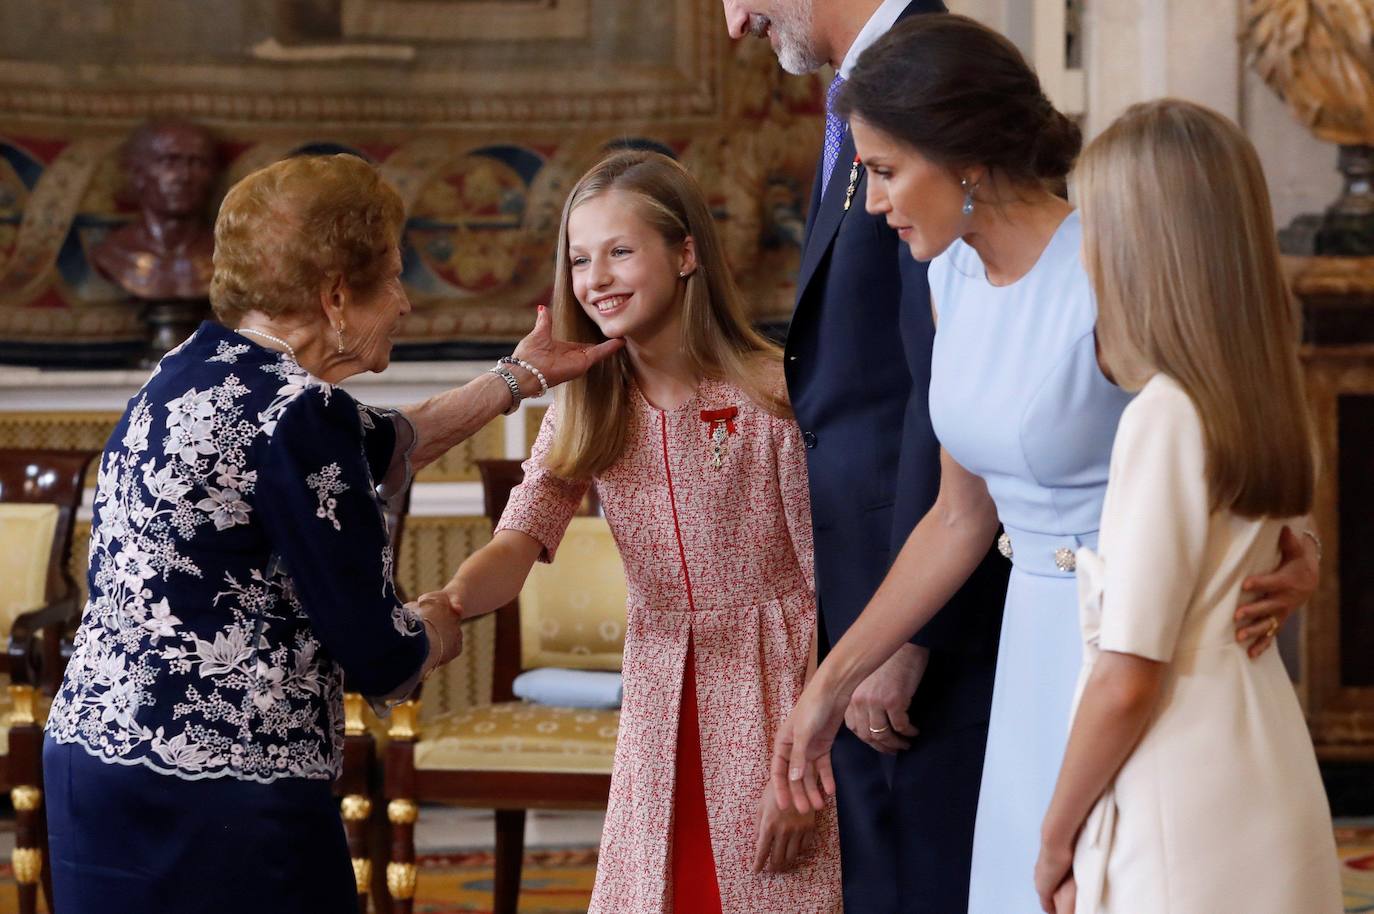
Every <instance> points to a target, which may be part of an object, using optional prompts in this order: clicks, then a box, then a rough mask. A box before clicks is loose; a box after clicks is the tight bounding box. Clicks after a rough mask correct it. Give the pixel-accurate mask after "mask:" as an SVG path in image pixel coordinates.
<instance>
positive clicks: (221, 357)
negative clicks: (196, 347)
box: [205, 340, 252, 365]
mask: <svg viewBox="0 0 1374 914" xmlns="http://www.w3.org/2000/svg"><path fill="white" fill-rule="evenodd" d="M251 348H252V347H251V346H249V345H248V344H247V343H240V344H239V345H237V346H236V345H234V344H233V343H230V342H228V341H226V340H220V342H219V345H218V346H216V347H215V354H214V355H212V356H210V358H208V359H206V360H205V361H207V362H225V363H227V364H230V365H233V364H235V363H236V362H238V360H239V356H241V355H243V354H244V353H245V352H247V351H248V350H249V349H251Z"/></svg>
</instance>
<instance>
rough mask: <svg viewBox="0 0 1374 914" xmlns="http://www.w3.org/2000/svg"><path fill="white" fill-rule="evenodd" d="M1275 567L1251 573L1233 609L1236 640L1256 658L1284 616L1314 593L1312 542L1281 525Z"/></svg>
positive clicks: (1270, 641)
mask: <svg viewBox="0 0 1374 914" xmlns="http://www.w3.org/2000/svg"><path fill="white" fill-rule="evenodd" d="M1279 555H1280V559H1279V567H1278V568H1276V569H1275V570H1274V571H1271V572H1269V573H1268V574H1257V575H1251V576H1250V577H1248V578H1246V579H1245V581H1244V582H1242V584H1241V589H1242V590H1243V591H1244V595H1243V596H1244V598H1245V599H1247V600H1249V601H1250V602H1248V603H1247V604H1246V605H1244V606H1242V607H1240V609H1238V610H1236V641H1237V642H1238V643H1240V644H1247V643H1248V644H1249V645H1250V648H1249V651H1250V656H1251V657H1258V656H1259V655H1260V654H1263V653H1264V652H1265V651H1266V650H1268V649H1269V647H1270V646H1271V645H1272V644H1273V643H1274V637H1275V636H1276V635H1277V634H1278V631H1279V629H1280V628H1282V627H1283V624H1284V623H1285V622H1287V621H1288V617H1289V616H1291V615H1293V613H1294V612H1296V611H1297V609H1298V608H1299V607H1300V606H1303V605H1305V604H1306V603H1307V601H1308V600H1310V599H1312V594H1314V593H1316V592H1317V576H1318V571H1319V568H1318V561H1317V548H1316V544H1315V543H1313V542H1311V541H1310V540H1309V539H1308V538H1307V537H1305V536H1299V535H1298V534H1296V533H1294V532H1293V530H1292V528H1290V527H1284V528H1283V531H1282V532H1281V533H1280V534H1279Z"/></svg>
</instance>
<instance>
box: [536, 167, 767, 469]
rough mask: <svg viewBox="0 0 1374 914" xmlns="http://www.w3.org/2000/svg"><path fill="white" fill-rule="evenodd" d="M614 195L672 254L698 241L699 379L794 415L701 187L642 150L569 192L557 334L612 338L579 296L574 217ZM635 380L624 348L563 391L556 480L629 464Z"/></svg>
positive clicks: (693, 296) (687, 305)
mask: <svg viewBox="0 0 1374 914" xmlns="http://www.w3.org/2000/svg"><path fill="white" fill-rule="evenodd" d="M613 190H614V191H619V192H621V193H623V194H625V195H626V196H627V197H629V198H630V199H631V200H632V201H633V203H632V205H634V207H635V209H636V211H637V213H638V215H639V217H640V218H642V219H643V220H644V221H645V222H647V223H648V224H649V225H650V226H651V227H653V229H654V230H655V231H657V232H658V233H659V235H660V236H662V238H663V240H664V242H665V243H666V244H667V245H668V246H669V248H670V249H676V248H680V247H681V246H682V245H683V243H685V242H686V240H687V239H688V238H691V239H693V242H694V244H695V247H696V260H697V266H696V269H695V270H693V271H692V272H691V273H690V274H689V275H688V276H687V277H686V279H685V280H684V283H685V286H686V288H685V289H684V291H683V293H682V351H683V353H684V354H685V355H686V356H687V358H688V360H689V362H690V363H691V365H692V367H693V368H694V369H695V371H696V373H697V375H698V377H701V378H710V379H713V380H723V381H727V382H729V383H731V384H734V385H735V386H737V387H739V388H740V389H741V390H743V391H744V392H745V394H746V395H748V396H749V398H750V399H751V400H753V401H754V402H756V403H757V404H759V406H761V407H763V408H764V409H766V410H768V411H769V412H771V413H773V414H775V415H778V416H784V417H789V416H791V414H792V412H791V408H790V407H789V405H788V403H787V399H786V394H785V392H784V391H783V389H782V385H781V381H780V380H779V375H780V372H779V371H777V368H779V367H780V366H781V363H782V350H781V349H779V348H778V347H777V346H776V345H775V344H773V343H772V342H770V341H769V340H768V339H767V338H765V337H764V336H763V335H762V334H760V333H759V332H758V331H757V330H755V329H754V327H753V325H752V324H750V322H749V318H748V314H747V312H746V311H745V308H744V303H743V300H742V298H741V296H740V293H739V289H738V288H737V287H736V285H735V281H734V278H733V277H732V276H731V274H730V268H729V266H728V264H727V263H726V260H725V253H724V251H723V250H722V248H721V244H720V237H719V235H718V234H717V232H716V226H715V222H714V220H713V219H712V218H711V212H710V210H709V209H708V208H707V206H706V199H705V196H704V195H703V194H702V192H701V188H700V187H699V186H698V185H697V182H696V181H695V180H694V179H693V178H692V176H691V175H690V174H688V173H687V170H686V169H684V168H683V167H682V166H681V165H679V164H678V163H677V162H675V161H674V160H672V159H670V158H668V157H667V156H665V155H661V154H659V153H656V152H646V151H640V150H627V151H622V152H617V153H614V154H612V155H609V156H607V157H606V158H604V159H602V160H601V162H599V163H598V164H597V165H596V166H595V167H593V168H592V169H591V171H589V172H587V173H586V174H585V175H583V176H582V179H581V180H580V181H578V182H577V185H576V186H575V187H573V189H572V192H571V193H570V194H568V201H567V203H566V204H565V205H564V207H563V219H562V223H561V225H560V226H559V229H558V264H557V267H556V275H555V277H554V285H553V300H552V305H551V307H552V310H553V325H554V332H555V333H556V334H557V335H558V336H560V337H562V338H563V339H566V340H575V341H580V342H585V343H599V342H601V341H602V340H604V339H606V337H605V336H603V335H602V333H601V330H600V329H599V328H598V327H597V326H596V323H595V322H594V321H593V320H592V319H591V317H589V316H588V315H587V313H586V312H585V311H583V309H582V305H581V304H580V303H579V302H578V301H577V298H576V297H575V296H574V295H573V286H572V263H571V259H570V258H569V256H568V219H569V217H570V216H571V215H572V212H573V210H575V209H577V208H578V207H579V206H581V205H582V204H584V203H586V202H587V201H589V200H591V199H593V198H595V197H599V196H601V195H602V194H605V193H608V192H610V191H613ZM770 366H771V370H770ZM632 379H633V370H632V368H631V366H630V360H629V356H628V355H627V354H626V353H625V350H623V349H622V350H620V351H619V352H617V353H615V354H614V355H612V356H611V357H610V358H608V359H606V360H604V361H602V362H600V363H598V364H597V365H595V366H593V368H592V370H591V371H589V372H588V373H587V374H586V375H585V376H584V377H582V378H578V379H576V380H573V381H569V382H568V383H566V384H564V385H563V386H562V388H560V390H559V392H558V412H559V416H558V428H557V430H556V433H555V435H554V440H553V445H552V447H551V448H550V449H549V453H548V455H547V456H546V458H545V464H546V466H547V467H548V468H549V470H550V471H551V472H553V473H554V474H555V475H558V476H562V477H564V478H568V479H583V478H587V477H590V476H594V475H596V474H598V473H601V472H603V471H605V470H606V469H607V468H609V467H610V466H611V465H612V464H613V463H615V462H616V461H617V460H619V459H620V456H621V455H622V454H623V453H624V452H625V445H626V442H627V441H628V439H629V424H630V423H629V421H628V420H629V416H630V383H631V381H632Z"/></svg>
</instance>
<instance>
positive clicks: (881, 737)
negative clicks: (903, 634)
mask: <svg viewBox="0 0 1374 914" xmlns="http://www.w3.org/2000/svg"><path fill="white" fill-rule="evenodd" d="M929 662H930V651H928V650H927V649H926V648H923V647H919V646H918V645H915V644H904V645H902V646H901V647H900V648H898V649H897V653H895V654H893V655H892V656H891V657H889V658H888V660H887V663H884V664H883V665H882V666H880V667H878V669H876V670H875V671H874V672H873V675H871V676H869V677H868V678H867V679H865V680H864V681H863V682H862V683H860V685H859V687H858V688H857V689H855V690H854V697H853V698H851V699H850V700H849V707H848V708H847V709H846V710H845V712H844V723H845V726H846V727H848V728H849V729H850V730H852V731H853V732H854V735H855V736H857V737H858V738H859V739H861V740H863V741H864V742H866V743H868V744H869V745H870V746H872V747H873V748H874V749H877V750H878V751H879V752H885V753H888V754H889V755H895V754H896V753H898V752H901V751H903V750H905V749H910V748H911V740H912V739H913V738H914V737H915V736H916V734H917V732H918V731H917V729H916V728H915V727H914V726H912V724H911V720H910V719H909V718H908V717H907V708H909V707H910V706H911V696H913V695H915V694H916V687H917V686H919V685H920V684H921V677H922V676H924V675H925V671H926V665H927V664H928V663H929Z"/></svg>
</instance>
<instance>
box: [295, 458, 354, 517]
mask: <svg viewBox="0 0 1374 914" xmlns="http://www.w3.org/2000/svg"><path fill="white" fill-rule="evenodd" d="M342 472H343V471H342V470H341V469H340V468H339V465H338V464H337V463H331V464H329V465H328V466H325V467H321V468H320V471H319V472H318V473H311V474H310V475H309V476H307V477H305V484H306V485H307V486H309V487H310V490H311V491H312V492H314V493H315V497H316V498H318V499H319V500H320V506H319V507H318V508H316V509H315V516H316V517H318V518H321V519H324V520H328V521H329V522H330V523H331V524H333V525H334V529H335V530H342V529H343V527H342V526H340V525H339V519H338V518H337V517H335V516H334V509H335V508H337V507H338V506H339V500H338V499H337V498H335V497H334V496H335V495H342V494H343V493H344V492H347V491H348V483H346V482H344V481H343V480H342V479H340V478H339V474H340V473H342Z"/></svg>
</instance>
